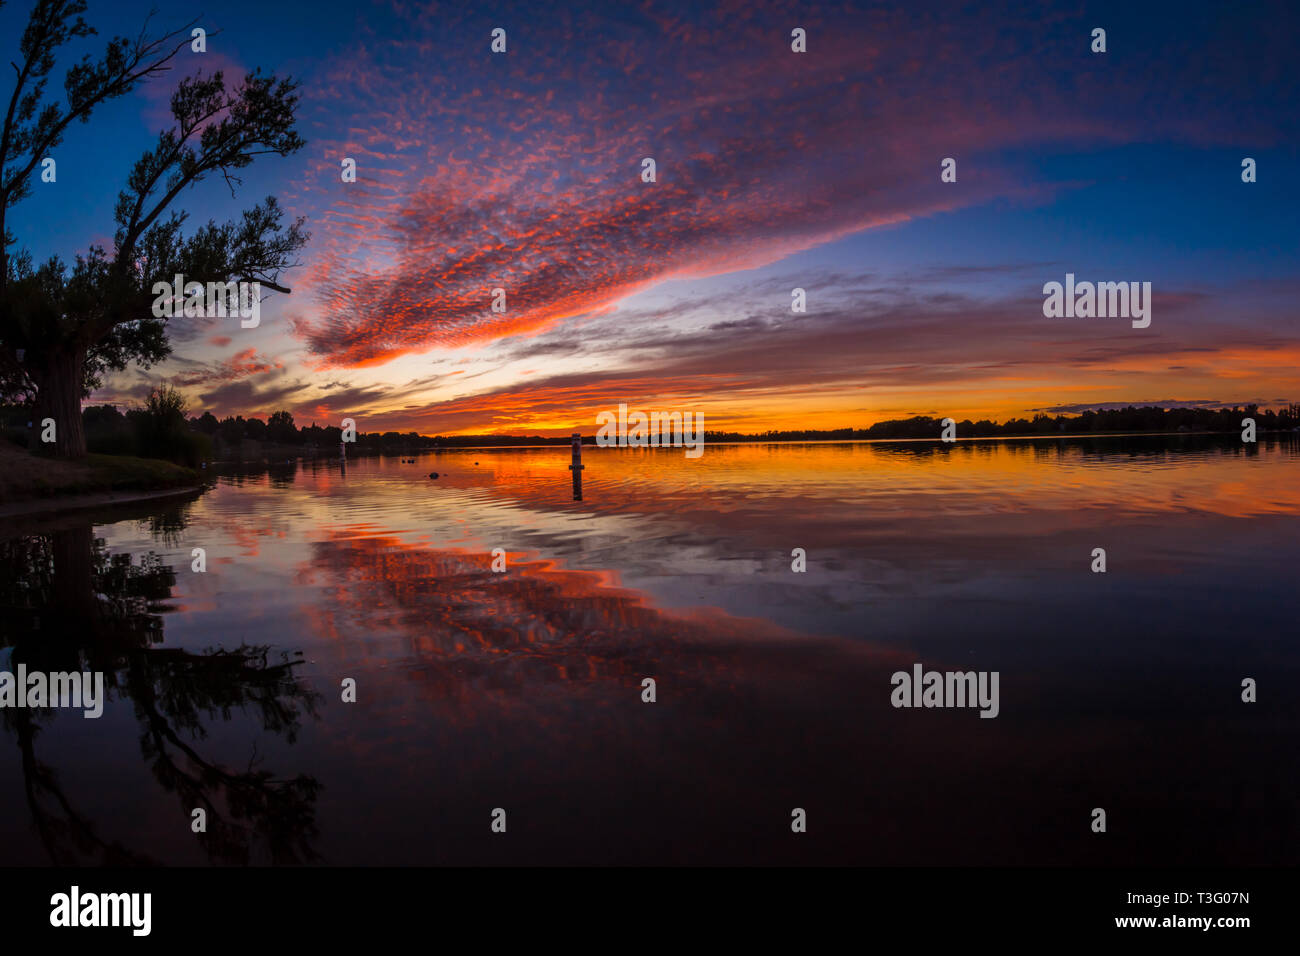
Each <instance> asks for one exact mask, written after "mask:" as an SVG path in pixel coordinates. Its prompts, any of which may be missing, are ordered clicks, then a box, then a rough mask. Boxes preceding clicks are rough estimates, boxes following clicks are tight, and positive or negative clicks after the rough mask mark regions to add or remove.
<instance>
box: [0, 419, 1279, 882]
mask: <svg viewBox="0 0 1300 956" xmlns="http://www.w3.org/2000/svg"><path fill="white" fill-rule="evenodd" d="M584 460H585V463H586V466H587V467H586V471H585V472H584V476H583V487H582V499H581V500H574V491H573V486H572V482H571V477H570V472H569V470H568V464H569V451H568V449H567V448H546V449H498V450H484V449H479V450H464V451H454V452H446V453H442V454H428V455H422V456H419V458H418V460H417V462H416V463H415V464H405V463H403V462H402V461H401V460H400V459H399V458H368V459H357V460H352V461H349V462H348V463H347V464H346V467H341V466H340V464H339V462H337V461H333V460H331V461H318V462H310V461H309V462H302V463H296V464H286V465H279V466H271V467H269V468H261V469H259V470H255V471H246V472H242V473H240V472H235V471H231V470H227V471H225V472H223V473H220V474H219V476H218V479H217V482H216V484H215V485H214V486H213V487H212V488H210V489H209V490H207V491H206V492H205V493H203V494H202V495H201V496H198V497H196V498H193V499H192V500H188V501H182V502H176V501H171V502H169V503H166V504H158V503H142V504H139V505H136V506H132V507H127V508H124V509H122V508H119V509H117V510H114V511H111V512H105V513H103V514H90V515H87V514H81V515H74V516H65V517H62V518H58V519H44V520H29V521H26V522H22V521H19V522H10V523H9V526H7V527H6V528H5V529H3V531H0V535H6V536H7V537H6V538H5V540H3V541H2V542H0V578H2V579H3V580H2V581H0V590H3V597H2V598H0V604H3V608H4V614H3V623H2V624H0V628H2V630H0V638H2V640H0V645H2V647H0V669H8V670H12V669H13V668H14V667H15V666H16V665H17V663H19V662H23V663H26V664H27V666H28V668H29V670H36V669H45V670H64V669H74V670H79V669H81V668H82V667H86V668H88V669H96V670H102V671H105V672H106V673H107V674H108V680H109V683H110V685H111V691H110V700H109V703H108V704H107V706H106V709H105V713H104V716H103V717H102V718H101V719H99V720H86V719H83V718H82V717H81V715H80V712H77V711H44V712H31V711H18V710H6V711H4V712H3V713H0V718H3V726H2V728H0V736H2V737H3V738H4V739H6V740H8V742H9V744H10V745H9V746H6V747H3V748H0V862H4V863H33V864H40V863H49V862H51V861H56V862H72V861H80V862H95V861H110V862H112V861H118V862H126V861H149V862H160V863H184V864H197V863H205V862H209V861H215V862H235V863H238V862H258V863H260V862H272V861H274V862H295V861H316V862H323V863H331V864H354V863H355V864H420V863H518V862H522V863H634V862H637V863H639V862H651V863H653V862H663V863H674V862H707V863H731V862H774V863H798V862H819V863H823V862H846V863H868V864H876V863H922V864H929V863H962V864H973V863H1011V864H1017V863H1032V864H1108V863H1134V862H1138V863H1141V862H1151V863H1189V864H1192V863H1207V864H1208V863H1245V864H1255V863H1267V864H1280V863H1286V864H1295V863H1296V862H1298V861H1300V826H1298V825H1297V812H1296V811H1297V796H1296V795H1297V783H1298V782H1300V781H1298V780H1297V772H1296V759H1295V754H1296V744H1297V742H1298V739H1300V738H1298V737H1297V731H1298V730H1300V706H1297V702H1296V701H1297V697H1296V688H1297V687H1300V653H1297V644H1296V641H1297V626H1296V621H1297V619H1298V617H1300V615H1298V614H1297V612H1298V611H1300V597H1298V596H1297V595H1298V594H1300V575H1298V574H1297V568H1298V567H1300V535H1298V534H1297V531H1298V530H1300V442H1297V440H1296V439H1295V438H1291V437H1287V438H1284V439H1282V440H1264V441H1261V442H1260V444H1259V445H1258V446H1257V447H1248V448H1243V447H1242V446H1241V445H1240V444H1239V443H1231V442H1228V441H1217V440H1214V439H1199V438H1184V439H1164V438H1151V439H1096V440H1079V441H1073V440H1071V441H1056V440H1048V441H1021V442H975V443H958V444H956V445H940V444H935V443H906V442H902V443H880V444H799V445H742V446H716V445H711V446H707V448H706V450H705V453H704V456H703V457H702V458H700V459H697V460H690V459H686V458H685V457H684V455H683V454H682V451H681V450H671V449H662V450H618V449H592V448H589V449H586V450H585V455H584ZM434 470H436V471H438V472H439V473H440V474H441V477H439V478H438V479H437V480H436V481H435V480H430V479H429V478H428V477H427V475H428V473H429V472H430V471H434ZM1098 547H1101V548H1105V550H1106V553H1107V565H1108V570H1107V573H1105V574H1094V573H1092V572H1091V571H1090V565H1091V563H1092V551H1093V549H1094V548H1098ZM194 548H202V549H204V551H205V553H206V562H207V570H206V572H205V573H196V572H194V571H193V570H192V569H191V565H192V561H193V557H192V554H193V550H192V549H194ZM796 548H802V549H804V550H805V552H806V555H807V571H806V572H805V573H802V574H797V573H793V572H792V571H791V560H792V558H791V552H792V551H793V549H796ZM494 549H502V550H503V551H504V553H505V555H506V560H507V570H506V572H505V573H500V574H498V573H494V572H493V571H492V567H491V566H492V561H493V551H494ZM918 661H919V662H922V663H923V664H924V665H925V666H926V667H927V668H929V669H939V670H967V669H975V670H989V671H998V672H999V674H1000V706H1001V713H1000V715H999V716H998V717H997V719H993V720H989V719H980V718H979V716H978V712H977V711H976V710H957V709H948V710H939V709H936V710H912V709H894V708H892V707H891V706H890V703H889V697H890V691H891V689H892V688H891V685H890V675H891V674H892V673H893V672H895V671H897V670H909V671H910V669H911V666H912V664H913V663H915V662H918ZM645 677H652V678H654V679H655V680H656V682H657V695H658V699H657V701H656V702H655V703H653V704H648V703H643V702H642V700H641V693H642V691H641V682H642V680H643V678H645ZM1245 677H1252V678H1254V679H1255V680H1256V681H1258V685H1259V690H1258V694H1259V700H1258V702H1257V703H1254V704H1246V703H1243V702H1242V701H1241V699H1240V694H1241V681H1242V679H1243V678H1245ZM345 678H352V679H353V680H355V681H356V686H357V699H356V702H355V703H344V702H342V700H341V699H340V697H341V691H340V684H341V682H342V681H343V680H344V679H345ZM197 807H201V808H204V809H205V810H206V811H207V813H208V821H209V822H208V832H207V833H206V834H195V833H193V832H191V828H190V820H191V811H192V810H193V809H194V808H197ZM497 807H500V808H503V809H505V810H506V813H507V832H506V833H505V834H494V833H492V832H491V830H490V822H491V813H492V811H493V809H494V808H497ZM795 807H800V808H804V809H805V810H806V811H807V815H808V832H807V833H805V834H793V833H791V832H790V814H791V810H792V809H793V808H795ZM1094 807H1102V808H1105V809H1106V811H1107V815H1108V832H1107V833H1105V834H1094V833H1092V832H1091V831H1090V827H1089V824H1090V822H1091V812H1092V809H1093V808H1094Z"/></svg>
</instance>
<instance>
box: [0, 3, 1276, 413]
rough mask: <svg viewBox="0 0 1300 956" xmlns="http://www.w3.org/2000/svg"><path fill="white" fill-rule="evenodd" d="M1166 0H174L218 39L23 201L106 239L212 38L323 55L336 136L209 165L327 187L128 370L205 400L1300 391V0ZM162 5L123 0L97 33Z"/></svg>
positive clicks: (272, 181) (221, 204)
mask: <svg viewBox="0 0 1300 956" xmlns="http://www.w3.org/2000/svg"><path fill="white" fill-rule="evenodd" d="M1134 6H1135V5H1132V4H1093V3H1087V4H1083V3H1075V4H1054V5H1045V4H994V5H980V6H979V7H978V8H969V9H963V10H961V11H957V10H955V9H953V5H951V4H942V5H940V4H934V5H931V4H926V3H914V2H909V3H907V4H896V5H872V4H861V3H845V4H815V5H814V4H797V3H722V4H717V5H709V4H699V3H639V4H620V3H613V2H596V3H591V4H575V3H566V4H547V3H531V2H530V3H498V4H490V5H478V4H475V5H469V4H464V3H456V4H427V5H421V4H416V3H407V2H401V3H382V4H366V3H346V4H344V3H334V2H330V0H322V2H315V3H312V4H310V5H308V4H303V3H295V2H292V0H290V2H286V3H282V4H265V3H257V4H255V3H251V2H233V0H210V2H209V4H208V5H206V6H205V7H203V8H199V7H197V6H196V7H195V8H194V9H193V10H188V9H184V4H175V5H169V8H168V9H167V11H166V12H163V13H158V14H155V15H154V17H153V20H152V21H151V24H152V25H153V26H154V27H156V28H160V29H171V28H173V27H176V26H180V25H181V24H183V23H185V22H187V21H189V20H190V19H192V18H196V17H197V18H198V23H199V25H201V26H203V27H204V28H205V29H206V30H207V31H208V33H209V37H208V40H207V52H205V53H194V52H191V51H189V50H188V49H186V50H185V51H183V52H182V53H181V54H180V55H179V56H178V57H177V59H176V61H175V69H174V70H173V71H171V73H169V74H168V75H167V76H165V77H163V78H161V79H158V80H156V81H153V82H150V83H148V84H146V85H144V86H143V87H141V88H140V89H139V90H138V91H136V92H135V93H133V94H132V95H131V96H128V97H124V98H122V99H120V100H116V101H113V102H112V103H109V104H107V105H105V106H104V107H103V108H101V110H100V111H99V112H98V113H97V114H96V115H95V116H94V118H93V119H92V121H91V122H90V123H89V124H87V125H84V126H78V127H76V128H74V129H73V130H72V131H71V132H70V134H69V135H68V137H67V139H66V140H65V142H64V143H63V145H62V146H61V147H60V148H59V149H58V150H57V152H56V155H55V158H56V160H57V163H58V167H57V169H58V177H57V181H56V182H55V183H36V184H35V188H34V192H33V195H32V197H31V198H29V199H27V200H25V201H24V202H23V203H22V204H21V205H19V206H18V207H16V208H15V209H14V211H13V213H12V214H11V221H12V223H13V228H14V231H15V234H16V235H17V236H18V239H19V244H20V245H23V246H26V247H28V248H30V249H31V250H32V251H33V254H34V255H35V256H36V257H37V258H38V259H39V258H44V257H46V256H49V255H53V254H57V255H61V256H63V257H64V258H69V259H70V258H72V257H73V256H75V255H76V253H77V252H79V251H83V250H85V249H86V247H87V246H88V245H90V244H91V243H95V242H99V243H104V244H108V243H109V242H110V237H111V234H112V208H113V203H114V201H115V198H116V194H117V192H118V190H119V189H120V188H121V187H122V184H123V183H124V181H125V176H126V173H127V171H128V170H129V168H130V166H131V164H132V162H133V161H134V160H135V159H136V158H137V157H138V156H139V155H140V153H141V152H143V151H144V150H145V149H146V148H147V146H148V145H149V144H150V143H151V141H152V140H153V138H154V137H155V136H156V134H157V132H158V131H159V130H160V129H162V128H163V126H164V124H166V123H167V120H168V118H169V114H168V110H167V102H168V98H169V96H170V93H171V90H172V89H174V87H175V85H176V82H177V81H178V80H179V79H180V77H182V76H184V75H188V74H191V73H194V72H197V71H203V72H205V73H210V72H212V71H214V70H218V69H220V70H223V71H224V72H225V74H226V76H227V77H238V76H242V75H243V74H244V73H245V72H247V71H248V70H251V69H253V68H255V67H261V68H262V69H263V70H264V71H267V72H273V73H275V74H277V75H280V76H284V75H289V76H293V77H295V78H297V79H298V80H299V81H300V82H301V84H302V86H301V97H302V100H301V105H300V108H299V130H300V132H301V134H302V135H303V136H304V138H305V139H306V140H307V146H306V148H304V149H303V150H302V151H301V152H299V153H298V154H295V155H294V156H291V157H287V158H280V157H275V156H270V157H261V158H259V159H258V160H257V161H256V162H255V163H254V165H253V166H252V167H250V168H249V169H248V170H246V171H244V172H243V173H241V179H242V182H241V183H239V184H238V187H237V189H236V194H235V196H233V197H232V196H231V192H230V190H229V189H228V188H227V187H226V185H225V184H224V183H223V182H221V181H220V179H219V178H218V180H217V181H215V182H208V183H204V184H202V185H200V186H198V187H196V188H195V189H193V190H191V191H190V192H189V193H188V194H186V195H185V196H183V197H182V199H181V203H182V208H183V209H184V210H185V211H186V212H187V213H188V215H189V217H190V218H189V224H190V225H191V226H193V225H197V224H200V223H203V222H206V221H207V220H208V219H216V220H218V221H222V220H225V219H227V218H231V217H233V216H236V215H238V213H239V211H240V210H242V209H244V208H247V207H249V206H251V205H252V204H253V203H255V202H257V201H259V200H260V199H262V198H264V197H265V196H267V195H276V196H277V197H279V199H280V201H281V202H282V203H283V204H284V205H285V206H286V208H287V210H288V211H289V212H290V213H291V214H293V215H295V216H298V215H301V216H304V217H306V219H307V229H308V230H309V232H310V233H311V241H310V242H309V243H308V245H307V246H306V247H305V249H304V250H303V252H302V254H301V263H300V265H299V266H298V267H297V268H295V269H293V270H291V271H290V272H289V273H288V274H287V275H286V277H285V279H284V281H285V282H286V283H287V285H288V286H290V287H291V288H292V293H291V294H290V295H287V296H286V295H278V294H276V295H271V296H270V297H269V298H268V299H267V300H266V302H265V303H264V304H263V307H262V314H261V322H260V325H259V326H258V327H257V328H255V329H245V328H242V327H241V326H240V323H239V320H238V319H220V318H213V319H183V318H182V319H175V320H172V321H171V323H170V338H171V343H172V348H173V354H172V356H171V357H170V358H169V359H168V360H167V361H166V362H164V363H162V364H159V365H156V366H154V367H152V368H150V369H132V370H129V371H128V372H126V373H122V374H119V375H116V376H114V377H113V378H111V379H110V380H109V381H107V382H106V383H105V387H104V388H103V389H101V390H100V391H98V392H97V393H96V394H95V395H94V396H92V398H91V399H90V401H92V402H94V403H100V402H111V403H115V404H120V405H132V404H136V403H139V402H140V401H141V400H142V399H143V398H144V397H145V396H146V395H147V394H148V392H149V390H150V389H151V388H153V387H156V386H157V385H159V384H162V383H168V384H171V385H174V386H176V387H177V388H179V389H181V391H182V392H183V393H184V394H185V395H186V397H187V399H188V400H189V406H190V410H191V413H199V412H202V411H211V412H212V413H213V414H215V415H217V416H218V417H225V416H227V415H237V414H238V415H244V416H246V417H247V416H252V415H257V416H260V417H266V416H267V415H269V414H270V413H271V412H272V411H275V410H277V409H282V408H283V409H288V410H289V411H291V412H292V413H293V415H294V418H295V420H296V421H297V422H298V423H299V424H306V423H309V422H315V423H317V424H339V422H340V421H341V420H342V419H343V418H352V419H354V420H355V421H356V422H357V427H358V428H359V429H360V430H362V431H387V430H397V431H418V432H420V433H422V434H428V435H433V434H456V433H461V434H464V433H474V434H481V433H497V434H530V435H531V434H567V433H569V432H571V431H574V430H582V431H584V432H591V431H594V430H595V427H596V416H597V415H598V413H599V412H600V411H603V410H610V409H616V408H617V407H618V406H619V404H621V403H626V404H627V405H629V406H630V407H632V408H640V409H644V410H646V411H652V410H665V411H667V410H681V411H694V412H696V413H698V414H702V415H703V416H704V419H705V421H706V423H707V427H709V428H710V429H719V430H724V429H725V430H736V431H763V430H767V429H772V428H778V429H779V428H803V427H810V428H835V427H855V428H863V427H866V426H868V425H870V424H871V423H873V422H875V421H880V420H883V419H888V418H903V417H909V416H911V415H931V416H934V417H945V416H951V417H953V418H955V419H957V420H961V419H963V418H982V417H991V418H997V419H1004V418H1008V417H1012V416H1020V415H1032V414H1035V413H1037V412H1039V411H1046V412H1048V413H1053V414H1055V413H1057V412H1074V411H1078V410H1080V409H1083V408H1089V407H1099V406H1102V405H1115V404H1130V403H1133V404H1143V403H1158V404H1163V405H1166V406H1168V405H1174V404H1190V405H1214V406H1218V405H1233V404H1245V403H1250V402H1254V403H1258V404H1262V405H1269V406H1275V405H1279V404H1285V403H1288V402H1293V401H1300V371H1298V370H1300V320H1298V318H1297V307H1296V304H1295V303H1296V301H1297V295H1296V293H1297V291H1298V289H1300V269H1298V268H1297V266H1300V236H1298V231H1297V227H1296V222H1297V215H1296V212H1297V209H1298V208H1300V202H1298V201H1297V200H1300V185H1298V183H1300V155H1298V153H1297V146H1296V132H1297V117H1300V109H1298V107H1300V95H1298V91H1297V84H1298V83H1300V79H1298V77H1300V71H1298V70H1297V69H1296V67H1295V47H1296V37H1297V34H1298V31H1297V26H1300V13H1297V12H1295V11H1294V10H1292V9H1289V8H1288V5H1286V4H1283V3H1278V4H1264V3H1259V4H1250V3H1247V4H1233V5H1224V4H1196V3H1181V4H1176V5H1175V4H1169V5H1160V4H1143V5H1141V9H1134ZM149 10H150V4H149V3H148V2H145V3H136V2H116V3H112V4H107V3H96V2H94V0H91V2H90V7H89V10H88V11H87V14H86V16H87V19H88V21H89V22H90V23H92V24H93V25H95V26H97V27H98V28H99V30H100V34H101V36H100V37H98V38H95V39H94V40H92V41H84V42H78V43H77V44H75V45H74V46H73V47H71V48H70V49H71V52H72V53H74V54H75V55H78V56H79V55H80V54H81V53H82V52H92V51H94V50H96V49H97V48H99V47H102V44H103V42H104V40H105V39H106V38H107V36H109V35H113V34H117V33H126V34H131V35H134V34H135V33H136V32H137V31H138V30H139V28H140V25H141V24H142V23H144V22H145V18H146V17H147V16H148V15H149ZM26 12H27V5H26V4H24V3H13V4H11V5H10V6H8V7H6V8H4V9H3V10H0V36H4V37H6V38H8V40H7V42H8V44H9V45H11V46H12V45H16V44H15V39H14V38H16V36H17V34H18V32H19V31H20V29H21V22H22V19H23V18H24V17H25V15H26ZM796 27H798V28H801V29H803V30H804V31H805V34H806V52H802V53H797V52H794V51H793V50H792V49H791V44H792V39H791V31H792V30H793V29H795V28H796ZM1098 27H1100V28H1103V29H1104V30H1105V31H1106V52H1104V53H1094V52H1093V51H1092V49H1091V46H1092V44H1093V36H1092V32H1093V30H1094V28H1098ZM495 28H501V29H504V30H505V31H506V32H505V36H506V52H504V53H493V52H492V51H491V49H490V47H491V43H492V31H493V30H494V29H495ZM15 55H16V51H11V53H10V57H11V58H14V57H15ZM66 62H67V61H66V60H65V61H64V63H66ZM647 157H649V158H653V159H654V161H655V174H656V175H655V181H654V182H644V181H643V176H642V169H643V165H642V164H643V160H644V159H645V158H647ZM1246 157H1250V158H1252V159H1254V160H1255V163H1256V181H1255V182H1251V183H1246V182H1243V181H1242V161H1243V159H1244V158H1246ZM344 158H352V159H354V160H355V161H356V165H357V178H356V181H355V182H350V183H349V182H344V181H343V180H342V177H341V176H340V168H341V167H340V164H341V161H342V160H343V159H344ZM946 158H952V159H955V160H956V181H955V182H944V181H942V179H941V164H942V163H943V160H944V159H946ZM1067 273H1073V274H1074V275H1075V276H1076V278H1077V281H1080V282H1082V281H1094V282H1099V281H1106V282H1112V281H1124V282H1150V283H1151V289H1152V301H1151V323H1150V326H1149V327H1147V328H1134V327H1133V326H1132V324H1131V322H1130V321H1129V320H1128V319H1127V318H1123V317H1106V318H1096V317H1086V318H1076V317H1047V316H1045V315H1044V311H1043V300H1044V292H1043V287H1044V284H1045V283H1048V282H1053V281H1055V282H1064V281H1065V276H1066V274H1067ZM795 288H800V289H803V290H805V295H806V311H805V312H802V313H800V312H795V311H793V310H792V290H793V289H795ZM494 289H503V290H504V291H505V307H506V310H505V311H504V312H494V311H493V310H492V302H493V290H494Z"/></svg>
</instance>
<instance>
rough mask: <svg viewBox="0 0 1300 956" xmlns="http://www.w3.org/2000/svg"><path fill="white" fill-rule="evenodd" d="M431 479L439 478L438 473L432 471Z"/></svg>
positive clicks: (430, 473)
mask: <svg viewBox="0 0 1300 956" xmlns="http://www.w3.org/2000/svg"><path fill="white" fill-rule="evenodd" d="M429 477H430V478H437V477H438V473H437V472H436V471H431V472H429Z"/></svg>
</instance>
